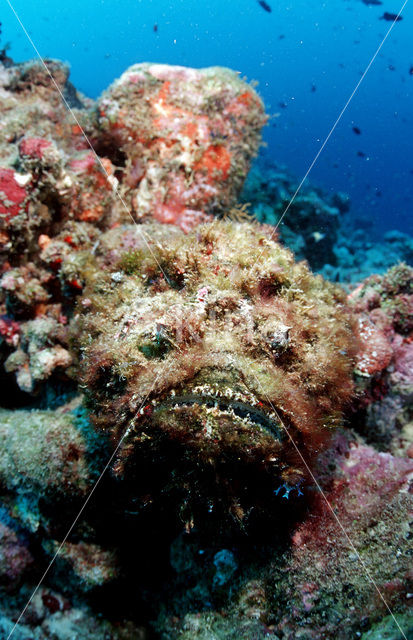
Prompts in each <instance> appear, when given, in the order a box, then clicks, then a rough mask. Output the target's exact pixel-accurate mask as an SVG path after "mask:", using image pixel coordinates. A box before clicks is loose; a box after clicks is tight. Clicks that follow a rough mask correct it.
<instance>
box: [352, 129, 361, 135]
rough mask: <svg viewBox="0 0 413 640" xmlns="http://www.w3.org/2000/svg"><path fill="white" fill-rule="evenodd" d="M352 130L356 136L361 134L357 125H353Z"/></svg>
mask: <svg viewBox="0 0 413 640" xmlns="http://www.w3.org/2000/svg"><path fill="white" fill-rule="evenodd" d="M353 131H354V133H355V134H356V135H357V136H359V135H360V134H361V129H359V128H358V127H353Z"/></svg>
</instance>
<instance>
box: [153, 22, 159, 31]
mask: <svg viewBox="0 0 413 640" xmlns="http://www.w3.org/2000/svg"><path fill="white" fill-rule="evenodd" d="M153 32H154V33H158V25H157V23H156V22H155V24H154V25H153Z"/></svg>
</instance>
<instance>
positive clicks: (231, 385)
mask: <svg viewBox="0 0 413 640" xmlns="http://www.w3.org/2000/svg"><path fill="white" fill-rule="evenodd" d="M0 54H2V55H0V107H1V109H2V119H1V123H0V132H1V134H2V135H1V143H0V165H1V166H0V254H1V258H2V267H1V274H0V278H1V279H0V360H1V366H2V370H1V373H0V383H1V390H0V404H1V407H2V408H1V409H0V601H1V605H0V637H1V638H3V637H4V638H7V636H8V635H9V634H10V632H11V630H12V629H13V625H14V622H15V621H16V620H17V619H18V616H19V614H20V613H21V612H22V610H23V608H24V607H25V605H26V604H27V605H28V606H27V608H26V609H25V611H24V614H23V616H22V619H21V620H20V623H19V625H18V626H17V628H16V629H15V631H14V635H13V636H12V638H13V639H14V638H15V639H16V640H28V639H29V638H33V639H34V640H69V639H70V640H71V639H72V638H73V637H76V638H79V640H93V639H94V638H96V639H97V638H99V639H101V638H108V639H109V638H112V639H113V640H126V639H129V638H134V640H147V639H148V638H153V637H158V638H162V640H187V639H189V638H199V639H200V640H221V639H227V640H228V639H230V638H245V640H247V639H248V640H252V639H253V638H255V639H257V640H258V639H261V638H262V639H263V640H264V638H267V639H270V638H273V639H274V640H277V639H278V640H291V639H292V638H297V639H299V638H301V639H302V640H310V639H312V638H317V639H323V640H328V639H330V638H336V639H337V640H350V639H351V640H353V639H354V638H362V639H364V640H367V639H368V638H381V637H389V638H394V640H396V638H397V639H398V638H400V637H401V636H400V632H399V631H398V629H397V627H396V626H395V625H394V620H393V619H392V618H391V617H389V615H388V613H389V612H388V610H387V609H386V607H385V605H384V603H383V600H382V599H381V597H380V596H379V594H378V592H377V590H376V589H375V588H374V586H373V585H372V584H371V582H370V581H369V578H368V576H367V575H366V573H365V571H364V570H363V567H364V568H367V570H368V572H369V574H370V576H371V577H372V578H373V579H374V581H375V583H376V585H377V586H378V588H379V590H380V592H381V594H382V595H383V597H384V599H385V600H386V602H387V603H388V605H389V606H390V607H391V609H392V611H393V612H394V614H395V616H396V618H397V620H398V622H399V624H400V626H401V627H402V629H403V631H404V632H405V633H406V634H409V633H411V627H412V616H411V613H409V602H411V597H412V592H413V588H412V574H411V567H410V565H409V557H410V554H411V532H409V522H410V520H411V512H412V496H411V492H409V481H410V480H411V477H412V474H413V462H412V460H413V428H412V404H411V403H412V397H413V392H412V370H413V368H412V359H413V353H412V348H411V347H412V345H413V343H412V340H411V336H412V328H413V327H412V320H411V318H412V295H413V294H412V288H411V287H412V285H411V282H412V269H411V268H410V267H408V266H407V265H406V264H399V265H398V266H395V267H393V268H392V269H390V271H388V272H387V273H385V274H384V275H381V276H378V275H375V276H372V277H369V278H368V279H367V280H366V281H365V282H363V283H361V284H360V286H358V287H357V288H355V289H354V291H352V293H351V294H350V295H349V296H347V294H346V293H345V292H344V291H343V290H342V289H341V288H339V287H338V286H336V285H333V284H331V283H328V282H326V281H325V280H324V279H323V278H322V277H321V276H320V275H318V276H315V275H313V274H312V273H311V271H310V270H309V268H308V266H307V264H306V263H304V262H296V260H295V259H294V257H293V255H292V254H291V252H290V251H289V250H287V249H285V248H283V247H282V246H281V245H280V244H278V242H276V241H275V238H273V237H272V235H273V227H270V226H269V225H265V224H264V225H259V224H257V223H256V222H255V223H253V222H249V223H245V222H242V223H241V222H234V221H228V220H224V221H220V220H213V218H212V216H213V215H215V214H216V215H217V216H222V217H229V218H235V219H237V217H238V218H240V219H243V218H246V217H248V216H247V215H246V210H247V209H248V207H246V206H243V205H242V204H240V205H238V207H235V208H234V206H233V205H235V203H236V198H237V195H238V193H239V191H240V189H241V187H242V184H243V181H244V179H245V176H246V173H247V171H248V167H249V163H250V161H251V158H252V157H253V156H254V154H255V153H256V151H257V148H258V145H259V134H260V129H261V127H262V125H263V124H264V123H265V119H266V117H265V114H264V111H263V105H262V103H261V101H260V99H259V98H258V96H257V94H256V93H255V91H254V90H253V88H252V87H251V86H249V85H247V84H245V83H244V82H243V81H242V80H240V78H238V77H237V75H236V74H234V73H232V72H230V71H229V70H225V69H220V68H212V69H204V70H193V69H184V68H182V67H168V66H166V65H155V64H140V65H135V66H133V67H131V68H130V69H128V70H127V71H126V72H125V74H124V75H123V76H122V77H121V78H120V79H119V80H118V81H116V82H115V83H114V84H113V85H112V86H111V87H110V88H109V89H108V90H107V91H106V92H105V93H104V94H103V96H102V97H101V98H100V99H99V100H98V101H97V102H93V101H91V100H88V99H87V98H85V97H84V96H82V95H80V94H79V93H77V92H76V90H75V89H74V87H73V86H72V85H71V84H70V82H69V81H68V69H67V67H66V66H65V65H62V64H61V63H59V62H56V61H50V60H49V61H47V64H48V66H49V68H50V70H51V71H52V73H53V75H54V77H55V80H56V82H57V84H58V86H59V88H60V90H61V91H62V93H63V95H64V97H65V99H66V101H67V102H68V104H69V105H70V106H71V108H72V109H73V113H74V115H75V116H76V118H77V120H78V122H77V123H76V122H74V121H73V117H72V115H71V114H69V113H68V112H67V111H66V109H65V108H64V106H63V105H62V103H61V100H60V97H59V94H58V92H57V91H56V88H55V86H54V85H53V83H52V81H51V79H50V77H49V75H48V74H47V72H46V71H45V69H44V67H43V66H42V65H41V64H39V63H37V62H29V63H24V64H20V65H14V64H13V62H12V61H11V60H10V59H9V58H7V56H5V54H4V52H0ZM82 128H83V130H84V131H85V132H86V133H87V135H88V137H89V139H90V141H91V143H92V145H93V147H94V149H95V150H96V155H95V154H94V153H93V152H92V150H91V149H90V147H89V146H88V143H87V142H86V141H85V139H84V137H83V134H82ZM260 171H261V172H259V171H258V170H257V171H255V172H253V173H252V175H251V177H250V181H249V182H248V184H247V186H246V189H245V191H244V200H245V201H249V202H250V203H251V206H252V211H253V213H254V214H255V215H256V217H258V218H259V220H261V221H263V222H267V223H271V224H274V222H276V221H277V220H278V218H279V216H280V214H281V213H282V211H283V209H284V208H285V206H286V204H287V203H288V201H289V199H290V197H291V195H292V194H293V193H294V191H295V189H296V186H297V183H296V181H294V179H293V178H292V177H291V176H290V175H289V174H288V172H287V171H285V170H284V169H280V168H274V167H272V168H271V167H270V168H269V169H268V170H266V171H264V172H263V171H262V170H260ZM129 207H130V209H131V212H132V217H133V218H135V220H138V221H139V223H142V224H139V226H136V225H135V226H132V225H131V224H130V222H131V216H130V213H129ZM347 208H348V199H347V198H346V197H345V196H343V195H342V194H336V195H335V196H326V195H325V194H324V193H323V192H322V191H321V190H319V189H315V188H313V187H308V188H305V189H304V190H303V191H302V192H301V193H300V194H299V196H298V198H297V199H296V201H295V203H294V206H293V207H291V212H289V213H290V215H288V217H287V218H286V220H285V224H282V225H281V226H280V228H279V230H278V231H279V233H280V237H281V240H282V241H283V242H284V244H287V245H290V247H291V248H292V249H293V250H294V251H295V255H296V258H298V259H301V258H305V259H307V260H308V261H309V262H310V264H311V266H312V267H313V268H316V269H319V270H320V271H322V272H323V273H325V274H327V275H329V276H330V277H331V278H332V279H336V280H340V281H346V282H350V281H355V280H360V279H361V277H362V276H364V275H365V271H364V267H363V265H362V261H363V256H362V255H360V252H362V251H364V250H365V249H366V247H367V244H366V242H367V240H366V236H365V235H363V234H362V233H358V232H356V231H354V232H352V233H351V234H348V238H344V236H343V229H344V227H345V224H346V215H345V214H346V210H347ZM205 220H207V221H208V222H206V223H205ZM160 222H169V223H173V224H172V225H171V224H169V225H162V224H160ZM200 223H203V224H200ZM194 227H196V228H194ZM351 243H353V247H352V246H351ZM385 243H386V246H387V249H388V250H386V251H387V253H386V256H387V257H385V258H383V260H382V264H381V265H380V266H381V267H382V266H383V265H384V264H389V266H390V264H392V263H394V262H396V261H398V260H399V258H400V257H403V258H404V259H405V260H406V262H409V261H410V260H411V240H410V238H409V237H408V236H403V235H402V234H398V233H395V232H391V233H390V234H388V236H387V238H386V239H385ZM368 260H369V264H370V267H369V268H371V265H374V264H377V252H376V251H375V249H374V247H371V255H370V254H369V257H368ZM366 275H367V274H366ZM353 377H354V381H355V382H354V381H353ZM82 394H84V395H82ZM292 441H293V442H294V443H295V444H296V445H297V447H298V449H299V453H298V451H297V449H295V447H294V445H293V444H292ZM320 487H321V488H322V490H323V492H324V496H325V497H326V498H327V500H328V503H329V504H330V505H331V507H332V511H331V510H330V509H329V508H328V507H327V505H326V502H325V500H324V499H323V497H322V496H321V495H320V493H319V488H320ZM92 489H93V493H92V495H91V499H90V500H89V501H87V502H86V503H85V500H86V498H87V496H90V492H91V491H92ZM74 522H75V525H76V526H74V527H72V528H70V530H69V527H71V525H72V523H74ZM340 523H341V524H340ZM341 525H342V526H343V528H344V530H345V532H346V534H347V536H348V537H347V536H346V535H344V533H343V529H342V528H341ZM68 531H69V535H68V536H67V534H68ZM63 543H64V544H63ZM360 560H361V561H362V563H363V564H361V563H360ZM49 564H50V571H48V573H47V575H46V577H45V579H44V580H43V582H42V584H41V587H40V588H39V590H38V591H37V592H36V593H35V594H34V597H33V598H32V599H31V600H30V601H29V599H30V597H31V596H32V594H33V591H34V588H35V586H36V585H37V583H38V582H39V580H40V579H41V578H42V576H43V574H44V570H45V568H46V567H48V565H49ZM154 634H155V636H154ZM397 634H398V635H397Z"/></svg>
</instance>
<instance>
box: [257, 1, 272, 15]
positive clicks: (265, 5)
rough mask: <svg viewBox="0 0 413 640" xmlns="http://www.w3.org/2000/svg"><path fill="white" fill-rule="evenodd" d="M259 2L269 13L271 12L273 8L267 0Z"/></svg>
mask: <svg viewBox="0 0 413 640" xmlns="http://www.w3.org/2000/svg"><path fill="white" fill-rule="evenodd" d="M258 4H259V5H260V7H262V8H263V9H264V11H267V13H271V11H272V9H271V7H270V5H269V4H268V3H267V2H265V0H258Z"/></svg>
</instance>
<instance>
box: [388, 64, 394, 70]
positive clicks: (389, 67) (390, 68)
mask: <svg viewBox="0 0 413 640" xmlns="http://www.w3.org/2000/svg"><path fill="white" fill-rule="evenodd" d="M387 68H388V70H389V71H396V67H395V66H394V64H389V66H388V67H387Z"/></svg>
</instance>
